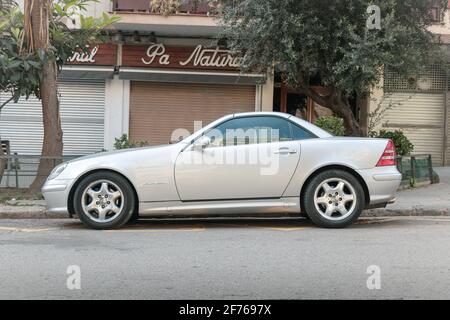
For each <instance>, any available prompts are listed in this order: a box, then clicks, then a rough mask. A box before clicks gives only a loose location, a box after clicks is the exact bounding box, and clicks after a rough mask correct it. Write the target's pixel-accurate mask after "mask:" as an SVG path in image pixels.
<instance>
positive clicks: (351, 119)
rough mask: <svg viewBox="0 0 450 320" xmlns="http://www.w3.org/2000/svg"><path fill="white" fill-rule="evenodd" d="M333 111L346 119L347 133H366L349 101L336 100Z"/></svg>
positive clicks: (351, 134) (352, 134)
mask: <svg viewBox="0 0 450 320" xmlns="http://www.w3.org/2000/svg"><path fill="white" fill-rule="evenodd" d="M332 110H333V112H334V113H335V114H336V115H337V116H338V117H340V118H342V119H343V120H344V126H345V131H346V134H347V135H349V136H353V137H361V136H363V135H364V133H363V131H362V129H361V126H360V125H359V123H358V121H357V120H356V117H355V115H354V114H353V111H352V109H351V106H350V104H349V103H348V102H347V101H336V103H335V104H334V106H333V109H332Z"/></svg>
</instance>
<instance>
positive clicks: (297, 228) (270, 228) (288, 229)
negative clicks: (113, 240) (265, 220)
mask: <svg viewBox="0 0 450 320" xmlns="http://www.w3.org/2000/svg"><path fill="white" fill-rule="evenodd" d="M258 228H261V229H269V230H275V231H298V230H304V229H309V228H311V227H285V228H282V227H258Z"/></svg>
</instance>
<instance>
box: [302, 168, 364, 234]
mask: <svg viewBox="0 0 450 320" xmlns="http://www.w3.org/2000/svg"><path fill="white" fill-rule="evenodd" d="M364 199H365V197H364V189H363V188H362V186H361V183H360V182H359V181H358V179H357V178H356V177H355V176H353V175H352V174H350V173H348V172H346V171H343V170H327V171H324V172H321V173H319V174H318V175H316V176H315V177H314V178H312V179H311V181H310V182H309V183H308V185H307V186H306V189H305V192H304V198H303V199H302V200H303V201H302V204H303V208H304V210H305V211H306V214H307V215H308V217H309V218H310V219H311V220H312V221H313V222H314V223H315V224H316V225H318V226H320V227H324V228H343V227H346V226H348V225H350V224H352V223H353V222H354V221H355V220H356V219H358V217H359V216H360V215H361V212H362V210H363V209H364Z"/></svg>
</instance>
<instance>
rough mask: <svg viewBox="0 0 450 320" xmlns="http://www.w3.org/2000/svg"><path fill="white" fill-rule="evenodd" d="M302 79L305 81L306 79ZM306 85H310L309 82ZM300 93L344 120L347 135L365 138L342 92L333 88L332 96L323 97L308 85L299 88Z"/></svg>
mask: <svg viewBox="0 0 450 320" xmlns="http://www.w3.org/2000/svg"><path fill="white" fill-rule="evenodd" d="M301 79H302V80H303V81H304V78H301ZM304 83H309V80H308V81H307V82H304ZM298 91H299V92H300V93H302V94H304V95H306V96H307V97H309V98H311V99H312V100H313V101H314V102H316V103H318V104H320V105H321V106H323V107H325V108H328V109H330V110H331V111H333V112H334V113H335V114H336V115H337V116H338V117H340V118H342V119H343V120H344V126H345V131H346V134H347V135H349V136H355V137H361V136H364V133H363V131H362V129H361V126H360V125H359V123H358V121H357V120H356V117H355V115H354V114H353V111H352V109H351V106H350V103H349V101H348V99H347V98H346V97H345V95H344V94H343V93H342V92H340V91H338V90H336V89H335V88H331V93H330V94H328V95H321V94H319V93H318V92H316V91H315V90H314V89H313V88H311V87H310V86H309V85H306V84H305V85H302V86H299V87H298Z"/></svg>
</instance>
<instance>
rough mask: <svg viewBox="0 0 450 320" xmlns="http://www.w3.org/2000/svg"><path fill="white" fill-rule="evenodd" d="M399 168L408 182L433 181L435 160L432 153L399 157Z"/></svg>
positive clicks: (404, 179)
mask: <svg viewBox="0 0 450 320" xmlns="http://www.w3.org/2000/svg"><path fill="white" fill-rule="evenodd" d="M397 168H398V171H400V172H401V174H402V180H403V181H404V182H406V183H410V184H415V183H417V182H426V181H430V182H433V162H432V158H431V155H430V154H413V155H410V156H403V157H397Z"/></svg>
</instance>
